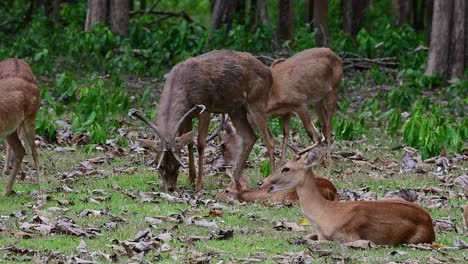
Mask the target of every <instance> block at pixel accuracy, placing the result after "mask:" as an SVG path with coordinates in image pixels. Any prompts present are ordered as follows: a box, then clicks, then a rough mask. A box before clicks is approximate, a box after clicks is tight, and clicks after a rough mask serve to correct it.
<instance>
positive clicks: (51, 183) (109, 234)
mask: <svg viewBox="0 0 468 264" xmlns="http://www.w3.org/2000/svg"><path fill="white" fill-rule="evenodd" d="M368 145H372V144H368ZM337 148H338V149H341V148H345V147H344V146H342V145H340V143H338V144H337ZM381 149H383V150H380V149H376V150H374V151H377V152H381V153H380V156H381V157H386V158H390V157H391V158H393V159H394V160H396V161H398V160H399V157H401V153H399V152H398V151H393V152H392V151H389V150H388V149H386V148H381ZM362 153H363V154H364V156H368V157H370V156H374V155H375V153H372V151H365V150H363V151H362ZM101 155H102V153H85V152H83V151H82V150H77V151H75V152H56V151H53V150H46V149H41V151H40V158H41V161H42V164H43V166H42V168H43V177H42V179H41V183H42V186H41V188H42V189H41V193H46V194H48V195H49V196H50V197H52V199H49V200H41V201H38V200H37V198H34V197H32V196H31V195H30V193H31V192H32V191H33V190H35V189H36V185H35V184H34V181H33V180H31V179H27V180H26V181H24V182H17V184H16V185H15V191H16V192H17V195H15V196H12V197H1V198H0V205H1V206H0V215H1V216H3V217H1V218H0V221H2V222H3V223H4V224H5V225H6V226H7V228H9V229H11V230H13V231H15V232H17V231H19V225H20V222H23V221H28V220H29V219H30V218H31V216H32V215H33V214H34V213H36V214H44V215H46V216H47V217H49V218H50V219H53V218H55V217H57V216H59V215H66V216H68V217H71V218H72V219H73V220H74V221H75V222H76V223H77V224H78V225H79V226H81V227H98V229H99V231H100V233H101V234H102V236H98V237H97V238H81V237H76V236H71V235H46V236H35V237H32V238H30V239H24V238H15V237H14V236H12V235H10V234H7V233H6V232H2V233H0V245H2V246H7V245H15V246H17V247H19V248H27V249H34V250H39V251H41V254H45V253H44V252H46V251H47V250H53V251H58V252H60V253H62V254H65V255H68V256H70V255H73V254H75V253H76V247H77V246H78V245H79V243H80V241H81V240H83V241H84V242H85V243H86V247H87V249H88V250H89V251H90V252H94V251H102V252H106V253H109V254H111V253H112V252H113V250H112V249H111V246H112V245H115V244H116V243H118V242H117V241H123V240H129V239H133V238H134V237H135V236H136V234H137V233H138V232H139V231H142V230H145V229H146V228H150V229H151V231H152V232H153V234H159V233H164V232H170V233H172V236H173V238H174V239H173V240H172V241H170V242H168V243H167V244H168V245H169V246H170V247H171V248H172V249H173V250H171V251H167V252H166V251H164V252H159V251H157V250H153V251H150V252H149V253H148V254H147V255H146V256H145V259H146V260H148V261H150V262H152V261H155V260H161V261H162V262H164V263H179V262H181V261H182V262H183V261H189V260H190V256H191V254H194V253H193V250H194V251H198V252H202V253H204V254H208V255H210V256H211V257H212V258H213V260H225V261H233V262H240V259H247V258H256V257H261V258H262V259H263V258H264V262H265V263H275V262H276V261H278V259H277V258H275V256H276V255H284V254H286V253H288V252H303V251H304V250H305V249H306V248H307V245H305V244H300V243H299V244H298V243H294V241H297V240H298V239H299V238H301V237H303V236H305V235H307V234H308V232H309V231H304V232H291V231H277V230H275V229H273V226H274V221H275V220H277V219H285V220H287V221H290V222H294V223H298V222H299V220H300V219H301V218H302V217H303V215H302V213H301V211H300V208H298V207H284V206H283V207H277V206H265V205H262V204H240V205H226V207H225V208H224V209H223V214H222V217H209V216H208V215H209V211H210V209H209V208H207V207H206V206H204V205H190V204H186V203H170V202H168V201H166V200H163V199H156V200H155V201H154V202H152V203H140V202H139V199H133V198H131V197H129V196H128V195H126V194H125V192H128V193H132V192H134V193H136V192H137V191H158V190H159V189H158V187H157V184H156V182H155V181H156V180H157V175H156V173H155V172H154V170H153V169H151V168H150V167H148V166H146V165H145V163H144V158H143V157H142V156H132V155H126V156H123V157H120V158H115V159H112V160H110V161H109V163H108V164H100V165H95V166H96V168H98V169H104V170H110V169H112V168H116V167H131V166H136V168H137V172H136V173H135V174H131V175H129V174H112V175H110V176H108V177H104V178H102V177H94V176H89V177H83V178H82V179H79V180H77V181H75V182H71V183H66V184H68V185H69V186H70V187H71V188H72V189H73V191H72V192H69V193H68V192H64V191H62V188H61V187H62V186H63V185H64V184H65V183H64V182H62V181H61V175H62V174H63V173H64V172H69V171H74V170H76V169H75V168H74V165H77V164H78V163H79V162H80V161H83V160H86V159H89V158H94V157H97V156H101ZM429 169H430V168H429ZM258 170H259V168H257V167H256V166H254V168H249V169H247V170H246V172H245V174H246V175H247V176H248V177H249V179H250V181H251V185H253V184H254V183H255V182H256V181H258V180H260V179H261V176H260V173H259V172H258ZM319 173H320V174H322V175H324V176H327V177H328V178H330V179H331V180H332V181H333V182H334V183H335V184H336V186H337V188H338V189H341V190H344V189H357V188H361V187H369V188H370V191H372V192H375V193H376V194H377V196H378V197H380V198H381V197H383V195H384V194H385V193H386V192H388V191H393V190H398V189H401V188H419V187H431V186H436V187H439V188H442V189H444V190H447V191H448V190H450V191H460V190H458V189H456V188H455V187H446V186H442V185H441V184H440V182H438V181H437V180H436V179H435V178H434V177H432V176H430V175H420V174H413V173H400V172H397V171H396V172H395V171H375V169H373V168H370V167H367V166H357V165H355V164H352V162H350V161H349V160H344V159H338V160H335V162H334V165H333V167H331V168H326V169H319ZM455 173H458V174H460V173H462V171H460V170H457V171H455ZM227 182H228V179H227V178H226V177H225V176H223V175H211V176H207V177H206V182H205V187H206V188H207V189H208V191H207V192H205V193H203V194H202V197H203V199H213V198H214V195H213V194H214V193H216V191H217V189H222V188H224V187H225V186H226V184H227ZM5 183H6V179H5V178H2V179H1V180H0V188H1V189H3V188H4V186H5ZM179 185H180V186H182V187H181V188H188V189H190V186H189V184H188V182H187V177H186V175H180V176H179ZM118 187H119V188H118ZM116 189H117V190H116ZM93 190H99V191H100V192H103V193H104V195H105V196H109V197H110V198H109V199H107V200H104V201H102V202H100V204H95V203H91V202H89V201H87V198H88V197H89V196H90V194H91V193H92V191H93ZM100 195H101V194H100ZM62 199H67V200H69V201H70V202H71V203H72V205H67V206H60V205H59V204H58V202H57V201H58V200H62ZM465 202H466V201H462V200H459V199H454V198H452V199H450V200H449V202H448V206H447V207H442V208H438V209H429V210H428V211H429V212H430V214H431V216H432V217H433V219H435V218H441V217H448V216H450V217H452V218H453V221H454V223H455V224H456V225H457V226H458V227H462V217H461V211H460V208H461V206H462V205H463V203H465ZM52 206H59V207H62V208H67V209H68V211H66V212H48V211H47V208H49V207H52ZM104 208H108V209H109V211H110V213H112V214H114V215H117V216H120V217H122V218H124V219H125V220H126V222H123V223H120V222H119V223H117V227H116V228H115V229H106V228H105V227H103V225H104V224H106V223H108V222H110V221H111V220H110V217H109V216H107V215H103V216H84V217H83V216H79V213H80V212H82V211H83V210H85V209H94V210H103V209H104ZM19 210H25V211H26V215H27V217H26V218H25V220H23V221H20V220H18V219H16V218H12V217H10V218H7V217H4V216H7V215H9V214H11V213H13V212H15V211H19ZM185 210H190V215H192V216H200V217H202V218H203V219H205V220H208V221H216V223H217V224H218V226H219V227H220V228H221V229H228V228H234V229H235V231H234V237H233V238H232V239H227V240H209V241H195V242H193V243H189V242H184V241H182V240H179V238H181V237H187V236H193V235H197V236H206V235H209V230H208V229H207V228H205V227H198V226H194V225H186V224H185V223H173V222H167V221H165V222H163V223H162V224H160V225H157V226H153V227H149V224H148V223H147V222H145V221H144V218H145V217H155V216H166V215H167V214H168V213H171V212H183V211H185ZM239 228H244V229H242V230H244V231H242V230H241V229H239ZM243 232H244V233H243ZM456 238H460V239H462V240H465V241H466V240H467V238H466V236H463V235H461V234H457V233H455V232H447V233H444V234H441V233H438V234H437V242H438V243H442V244H444V245H447V246H452V244H453V241H454V240H455V239H456ZM317 247H318V248H319V249H320V250H325V251H327V250H331V254H330V255H329V256H324V257H319V256H318V255H317V254H316V253H312V257H313V259H314V263H324V262H326V263H328V262H334V261H335V260H336V259H344V260H345V262H346V263H362V262H366V263H382V262H390V261H394V262H398V261H404V260H409V259H410V260H416V261H419V262H422V263H424V262H428V261H429V258H431V257H433V258H437V259H439V260H450V259H456V260H464V259H465V260H466V258H467V253H466V251H462V250H455V249H452V250H444V249H440V250H431V251H425V250H417V249H413V248H408V247H404V246H400V247H385V248H376V249H368V250H357V249H349V248H345V247H342V246H340V245H336V244H320V245H318V246H317ZM190 250H192V251H190ZM394 251H403V252H405V253H404V255H400V254H395V253H393V254H392V252H394ZM190 252H192V253H190ZM127 258H128V257H126V256H122V257H120V259H119V261H124V260H125V259H127ZM0 261H6V262H8V263H10V262H11V263H23V262H24V261H31V259H29V258H26V257H24V256H21V255H18V254H16V255H10V254H6V253H4V251H0ZM214 262H216V261H214Z"/></svg>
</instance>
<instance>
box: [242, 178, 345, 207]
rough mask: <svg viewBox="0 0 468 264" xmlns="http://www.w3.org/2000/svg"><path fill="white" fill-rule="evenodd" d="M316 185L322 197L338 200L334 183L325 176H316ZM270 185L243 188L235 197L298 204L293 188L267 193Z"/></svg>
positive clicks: (249, 200)
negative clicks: (248, 188)
mask: <svg viewBox="0 0 468 264" xmlns="http://www.w3.org/2000/svg"><path fill="white" fill-rule="evenodd" d="M316 183H317V187H318V189H319V192H320V194H321V195H322V196H323V198H325V199H327V200H330V201H335V200H338V193H337V191H336V187H335V185H333V183H332V182H331V181H329V180H327V179H325V178H322V177H317V178H316ZM269 189H270V186H269V185H268V184H263V185H262V187H260V188H258V189H250V190H244V191H242V192H241V193H239V194H238V195H237V198H238V199H239V201H241V202H262V201H269V202H290V203H292V204H294V205H297V204H299V197H298V196H297V192H296V189H295V188H289V189H286V190H282V191H278V192H275V193H269V192H268V190H269Z"/></svg>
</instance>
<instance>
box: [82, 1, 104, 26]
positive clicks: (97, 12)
mask: <svg viewBox="0 0 468 264" xmlns="http://www.w3.org/2000/svg"><path fill="white" fill-rule="evenodd" d="M107 7H108V5H107V0H88V9H87V14H86V22H85V31H90V30H91V28H92V27H93V26H94V25H95V24H97V23H100V24H103V25H106V22H107V13H108V9H107Z"/></svg>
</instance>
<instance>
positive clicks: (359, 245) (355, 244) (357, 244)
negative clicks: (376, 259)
mask: <svg viewBox="0 0 468 264" xmlns="http://www.w3.org/2000/svg"><path fill="white" fill-rule="evenodd" d="M342 245H343V246H345V247H348V248H355V249H369V248H376V247H377V245H375V244H374V242H372V241H369V240H356V241H352V242H347V243H343V244H342Z"/></svg>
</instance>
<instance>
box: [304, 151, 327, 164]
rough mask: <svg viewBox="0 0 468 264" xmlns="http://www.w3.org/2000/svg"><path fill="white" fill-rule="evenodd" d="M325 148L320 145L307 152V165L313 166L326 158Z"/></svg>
mask: <svg viewBox="0 0 468 264" xmlns="http://www.w3.org/2000/svg"><path fill="white" fill-rule="evenodd" d="M324 154H325V152H324V149H323V148H320V147H316V148H313V149H311V150H310V151H309V153H307V159H306V167H312V166H315V165H318V164H320V163H321V162H322V160H323V158H324Z"/></svg>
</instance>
